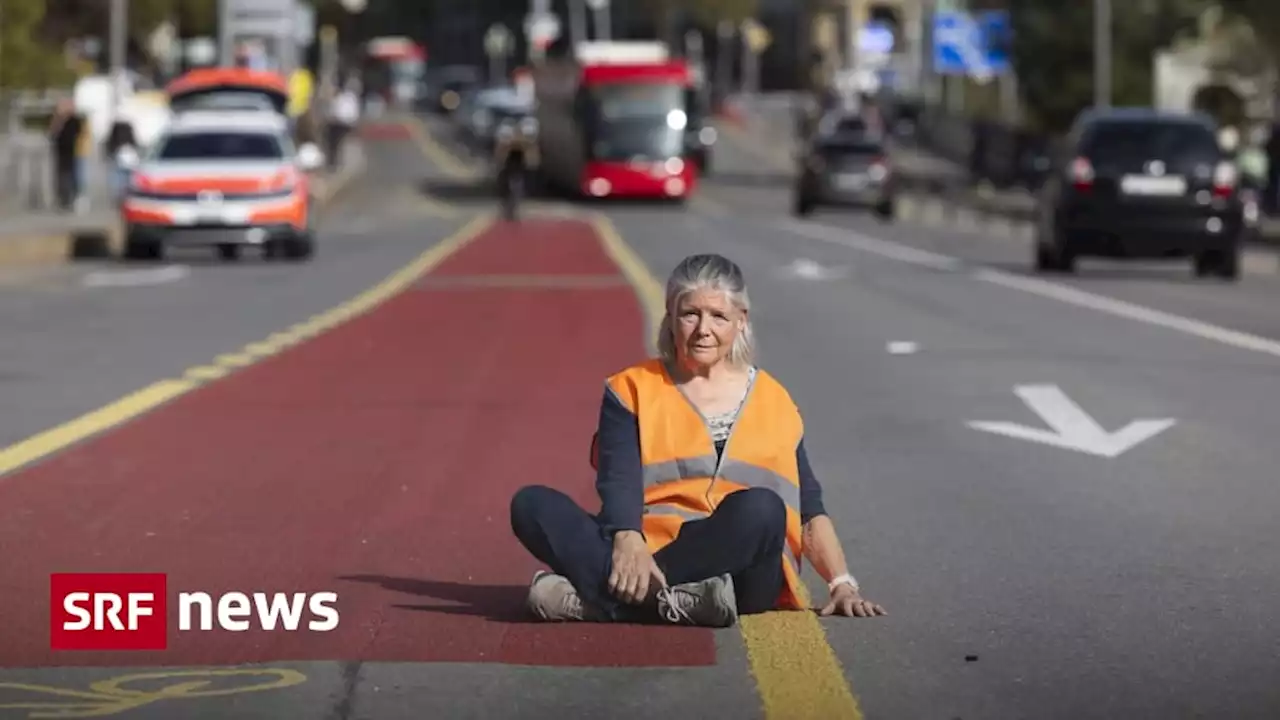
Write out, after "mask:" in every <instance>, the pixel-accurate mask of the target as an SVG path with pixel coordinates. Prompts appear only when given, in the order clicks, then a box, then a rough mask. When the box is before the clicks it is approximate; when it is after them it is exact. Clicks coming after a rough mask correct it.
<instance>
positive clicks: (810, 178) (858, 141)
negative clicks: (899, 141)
mask: <svg viewBox="0 0 1280 720" xmlns="http://www.w3.org/2000/svg"><path fill="white" fill-rule="evenodd" d="M896 185H897V182H896V178H895V176H894V172H893V168H892V166H891V163H890V159H889V149H888V147H887V143H886V138H885V137H884V135H883V133H880V132H879V131H877V130H875V129H873V128H871V127H869V126H868V124H867V122H866V121H865V120H863V118H862V117H861V116H860V115H858V114H857V113H846V112H842V111H836V112H834V113H830V114H828V115H827V116H826V117H824V118H823V119H822V121H821V122H820V123H819V125H818V131H817V133H816V135H815V137H814V138H813V139H812V140H811V141H810V142H809V143H807V146H806V148H805V150H804V151H803V152H802V153H801V157H800V168H799V173H798V175H797V177H796V184H795V189H794V193H795V194H794V204H793V212H794V214H796V215H799V216H806V215H809V214H810V213H812V212H813V210H814V209H815V208H816V207H817V206H819V205H829V206H836V207H856V208H864V209H871V210H873V211H874V212H875V214H876V215H878V216H879V217H880V218H881V219H883V220H892V219H893V217H894V213H895V209H896V199H897V192H896Z"/></svg>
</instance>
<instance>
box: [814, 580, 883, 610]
mask: <svg viewBox="0 0 1280 720" xmlns="http://www.w3.org/2000/svg"><path fill="white" fill-rule="evenodd" d="M818 614H820V615H822V616H824V617H825V616H828V615H845V616H848V617H875V616H879V615H888V613H886V612H885V611H884V608H883V607H881V606H879V605H877V604H875V603H873V602H871V601H870V600H867V599H865V598H863V597H862V595H860V594H859V593H858V591H857V590H854V589H853V586H852V585H840V586H838V587H837V588H836V589H835V590H834V591H833V592H832V593H831V599H830V600H828V601H827V604H826V606H825V607H823V608H822V609H821V610H820V611H818Z"/></svg>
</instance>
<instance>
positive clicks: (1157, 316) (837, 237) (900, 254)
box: [779, 220, 1280, 358]
mask: <svg viewBox="0 0 1280 720" xmlns="http://www.w3.org/2000/svg"><path fill="white" fill-rule="evenodd" d="M779 226H780V227H782V228H783V229H784V230H787V231H789V232H792V233H795V234H797V235H801V236H804V237H809V238H813V239H815V240H821V241H824V242H829V243H832V244H835V245H842V246H844V247H847V248H852V249H854V250H860V251H862V252H866V253H870V254H872V255H878V256H880V257H884V258H888V259H890V260H897V261H899V262H905V263H908V264H912V265H920V266H923V267H928V268H932V269H935V270H962V269H964V267H965V263H964V261H962V260H960V259H959V258H955V257H951V256H949V255H941V254H938V253H931V252H927V251H925V250H919V249H916V248H913V247H909V246H907V245H902V244H900V243H894V242H888V241H885V240H879V239H877V238H873V237H870V236H867V235H863V234H862V233H859V232H857V231H854V230H845V229H841V228H835V227H831V226H829V225H817V224H814V223H802V222H797V221H794V220H787V221H782V222H780V223H779ZM970 276H971V277H972V278H973V279H975V280H978V281H981V282H985V283H989V284H991V285H997V286H999V287H1003V288H1008V289H1011V290H1018V291H1021V292H1024V293H1028V294H1031V295H1036V296H1038V297H1042V298H1045V299H1048V300H1056V301H1058V302H1061V303H1065V304H1067V305H1074V306H1076V307H1082V308H1088V309H1090V310H1095V311H1097V312H1101V313H1105V314H1107V315H1111V316H1113V317H1120V318H1125V319H1128V320H1135V321H1137V322H1140V323H1144V324H1146V325H1152V326H1155V327H1162V328H1165V329H1168V330H1174V331H1176V332H1180V333H1183V334H1184V335H1191V336H1193V337H1198V338H1201V339H1202V340H1209V341H1212V342H1216V343H1220V344H1222V345H1227V346H1230V347H1234V348H1239V349H1241V350H1250V351H1253V352H1259V353H1263V354H1266V355H1271V356H1272V357H1278V358H1280V341H1278V340H1275V339H1272V338H1267V337H1262V336H1260V335H1252V334H1249V333H1245V332H1241V331H1239V330H1232V329H1230V328H1226V327H1222V326H1220V325H1214V324H1212V323H1208V322H1204V321H1203V320H1196V319H1195V318H1189V317H1185V316H1183V315H1176V314H1174V313H1169V312H1164V311H1163V310H1156V309H1154V308H1149V307H1146V306H1144V305H1138V304H1136V303H1131V302H1125V301H1123V300H1116V299H1115V298H1110V297H1106V296H1105V295H1099V294H1097V293H1091V292H1087V291H1084V290H1080V289H1077V288H1074V287H1071V286H1069V285H1063V284H1061V283H1055V282H1050V281H1048V280H1041V279H1039V278H1031V277H1023V276H1020V275H1015V274H1013V273H1007V272H1003V271H1000V270H995V269H992V268H980V269H977V270H974V271H973V272H972V273H971V275H970Z"/></svg>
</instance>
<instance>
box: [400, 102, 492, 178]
mask: <svg viewBox="0 0 1280 720" xmlns="http://www.w3.org/2000/svg"><path fill="white" fill-rule="evenodd" d="M405 125H406V126H407V127H408V128H409V133H410V134H411V135H413V140H414V142H416V143H417V144H418V148H419V149H420V150H422V154H423V155H426V156H427V158H428V159H429V160H431V162H433V163H435V164H436V165H439V166H440V169H441V170H443V171H444V172H445V174H447V175H449V176H451V177H453V178H455V179H458V180H474V179H476V178H478V177H479V176H480V174H479V172H478V171H477V170H476V169H475V168H474V167H473V166H471V165H470V164H468V163H466V162H464V161H462V160H460V159H458V158H457V157H455V156H454V154H453V153H451V152H449V151H448V150H445V149H444V146H442V145H441V144H440V143H438V142H436V141H435V139H434V138H432V137H431V132H430V131H428V130H427V126H426V125H425V124H423V122H422V121H421V120H419V119H418V118H416V117H410V118H409V119H408V121H407V122H406V123H405Z"/></svg>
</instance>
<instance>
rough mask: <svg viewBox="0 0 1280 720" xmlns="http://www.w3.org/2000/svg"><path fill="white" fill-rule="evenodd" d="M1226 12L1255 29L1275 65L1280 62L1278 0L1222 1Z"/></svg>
mask: <svg viewBox="0 0 1280 720" xmlns="http://www.w3.org/2000/svg"><path fill="white" fill-rule="evenodd" d="M1217 4H1218V5H1219V6H1220V7H1221V8H1222V9H1223V11H1224V12H1226V13H1228V14H1230V15H1234V16H1236V17H1238V18H1241V19H1243V20H1245V21H1246V22H1248V23H1249V25H1250V26H1251V27H1252V28H1253V34H1254V35H1255V36H1256V37H1257V38H1258V40H1259V41H1260V44H1261V46H1262V47H1263V48H1266V49H1267V51H1268V54H1269V55H1270V56H1271V61H1272V62H1273V63H1276V62H1280V2H1276V0H1220V2H1218V3H1217Z"/></svg>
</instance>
